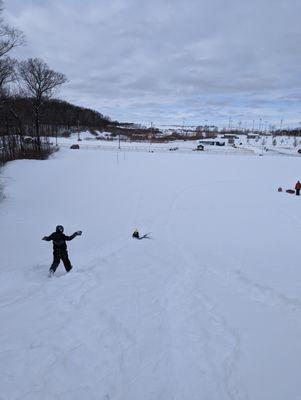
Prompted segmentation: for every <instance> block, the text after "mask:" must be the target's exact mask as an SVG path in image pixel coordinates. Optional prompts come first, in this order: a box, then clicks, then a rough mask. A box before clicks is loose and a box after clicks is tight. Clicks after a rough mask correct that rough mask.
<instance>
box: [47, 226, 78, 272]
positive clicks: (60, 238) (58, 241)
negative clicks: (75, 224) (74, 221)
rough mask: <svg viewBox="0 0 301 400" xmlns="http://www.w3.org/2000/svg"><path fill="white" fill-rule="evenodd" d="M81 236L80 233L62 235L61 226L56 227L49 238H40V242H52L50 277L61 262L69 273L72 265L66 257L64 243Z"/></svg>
mask: <svg viewBox="0 0 301 400" xmlns="http://www.w3.org/2000/svg"><path fill="white" fill-rule="evenodd" d="M81 234H82V231H77V232H74V233H73V235H71V236H67V235H65V234H64V227H63V226H62V225H58V226H57V227H56V230H55V232H53V233H52V234H51V235H50V236H44V237H43V238H42V240H46V241H47V242H50V241H51V240H52V242H53V262H52V265H51V267H50V269H49V274H50V275H52V274H54V273H55V271H56V269H57V267H58V266H59V263H60V261H61V260H62V261H63V263H64V267H65V269H66V271H67V272H69V271H71V269H72V265H71V262H70V260H69V257H68V251H67V244H66V241H69V240H72V239H74V238H75V237H76V236H80V235H81Z"/></svg>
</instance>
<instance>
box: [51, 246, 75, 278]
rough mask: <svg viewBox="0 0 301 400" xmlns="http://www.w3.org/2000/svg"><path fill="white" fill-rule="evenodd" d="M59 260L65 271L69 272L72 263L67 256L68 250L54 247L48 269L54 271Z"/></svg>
mask: <svg viewBox="0 0 301 400" xmlns="http://www.w3.org/2000/svg"><path fill="white" fill-rule="evenodd" d="M61 260H62V261H63V263H64V267H65V269H66V271H67V272H69V271H70V270H71V269H72V265H71V262H70V260H69V257H68V251H67V250H60V249H55V250H53V262H52V265H51V267H50V271H53V272H55V271H56V269H57V267H58V266H59V263H60V262H61Z"/></svg>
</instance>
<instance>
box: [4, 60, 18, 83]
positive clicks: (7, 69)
mask: <svg viewBox="0 0 301 400" xmlns="http://www.w3.org/2000/svg"><path fill="white" fill-rule="evenodd" d="M16 65H17V61H16V60H15V59H13V58H10V57H4V58H2V59H1V58H0V89H1V88H3V87H4V86H5V85H6V84H7V83H10V82H13V81H14V80H15V78H16V74H15V68H16Z"/></svg>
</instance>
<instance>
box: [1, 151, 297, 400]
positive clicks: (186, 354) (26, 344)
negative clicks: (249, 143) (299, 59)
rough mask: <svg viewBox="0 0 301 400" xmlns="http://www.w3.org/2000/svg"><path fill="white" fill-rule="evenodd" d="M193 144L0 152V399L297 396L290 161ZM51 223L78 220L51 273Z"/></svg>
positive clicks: (293, 170)
mask: <svg viewBox="0 0 301 400" xmlns="http://www.w3.org/2000/svg"><path fill="white" fill-rule="evenodd" d="M173 146H174V145H173ZM195 154H196V152H190V153H188V152H187V153H185V152H183V153H177V152H165V153H164V152H161V153H160V152H158V153H156V152H154V153H147V152H145V153H144V152H124V151H120V152H119V153H117V151H112V150H110V151H99V149H98V148H97V147H95V148H94V149H91V148H81V149H80V150H70V149H69V148H64V147H63V148H62V149H61V150H60V151H59V152H57V153H56V154H55V155H54V156H53V157H52V158H51V159H49V160H47V161H32V160H23V161H16V162H12V163H9V164H8V165H7V166H6V167H5V169H4V171H3V174H2V178H3V179H4V180H5V198H4V199H3V200H2V201H1V203H0V220H1V231H0V320H1V330H0V343H1V349H0V388H1V390H0V399H1V400H8V399H9V400H17V399H24V400H40V399H43V400H77V399H80V400H82V399H83V398H85V399H89V400H141V399H146V400H147V399H149V400H159V399H162V400H169V399H173V400H183V399H189V400H194V399H195V400H199V399H209V400H228V399H230V400H244V399H256V400H267V399H273V400H283V399H290V400H299V398H300V393H301V382H300V376H299V375H300V372H299V366H300V359H301V345H300V336H301V294H300V293H301V291H300V286H301V284H300V282H301V271H300V256H301V254H300V253H301V251H300V246H299V243H298V238H299V237H300V233H301V228H300V225H299V223H300V218H299V210H300V201H301V199H300V198H298V197H297V196H294V195H289V194H287V193H285V192H283V193H278V192H277V188H278V186H282V187H283V188H284V189H286V188H291V187H292V186H293V185H294V183H295V182H296V180H297V179H299V178H300V177H299V176H298V172H299V171H300V161H299V160H298V158H297V157H287V156H279V157H269V156H266V155H265V156H264V157H258V156H254V155H252V156H250V155H235V156H233V155H216V156H214V157H212V156H211V155H210V153H205V152H204V153H202V154H201V155H200V156H196V155H195ZM57 224H63V225H64V226H65V231H66V233H67V234H71V233H73V232H74V231H76V230H78V229H82V230H83V235H82V236H81V237H77V238H75V239H74V240H73V241H72V242H69V244H68V248H69V255H70V259H71V261H72V263H73V265H74V269H73V270H72V272H71V273H69V274H66V273H65V272H64V268H63V266H62V265H60V267H59V268H58V270H57V272H56V274H55V276H54V277H53V278H52V279H49V278H48V277H47V272H48V268H49V265H50V262H51V256H52V248H51V244H49V243H47V242H43V241H41V238H42V237H43V236H44V235H48V234H50V233H51V232H52V231H53V230H54V228H55V226H56V225H57ZM135 228H138V229H139V231H140V233H141V234H143V233H147V232H151V235H150V236H151V237H152V239H151V240H147V239H145V240H141V241H138V240H135V239H132V238H131V233H132V232H133V230H134V229H135Z"/></svg>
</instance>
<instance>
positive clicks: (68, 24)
mask: <svg viewBox="0 0 301 400" xmlns="http://www.w3.org/2000/svg"><path fill="white" fill-rule="evenodd" d="M300 15H301V3H300V1H299V0H298V1H297V0H286V1H284V0H262V1H259V0H253V1H252V2H250V1H248V2H246V1H244V0H239V1H238V0H228V1H225V0H211V1H209V0H206V1H204V0H188V1H186V2H183V1H179V0H165V1H164V2H162V1H161V0H153V1H152V2H150V1H146V0H111V1H109V2H108V1H105V0H86V1H85V2H82V1H81V0H64V1H63V2H62V1H60V0H52V1H46V0H44V1H42V0H27V1H26V2H24V1H21V0H9V1H7V2H6V16H7V18H8V19H9V21H10V23H11V24H13V25H15V26H17V27H18V28H20V29H22V30H23V31H24V33H25V34H26V37H27V43H28V45H27V46H26V47H25V48H22V49H18V51H17V52H16V55H17V56H18V57H20V58H25V57H29V56H37V57H41V58H43V59H44V60H45V61H46V62H47V63H49V65H50V66H51V67H52V68H54V69H57V70H59V71H61V72H64V73H65V74H66V75H67V77H68V78H69V81H70V82H69V84H68V85H66V86H65V88H64V89H63V90H62V93H61V95H62V97H64V98H66V99H67V100H69V101H73V102H75V103H77V104H82V105H84V106H88V107H91V108H96V109H98V110H99V111H101V112H104V113H105V114H110V115H111V116H112V117H113V118H116V119H121V120H128V121H131V120H135V121H142V122H144V121H150V120H154V121H157V122H162V121H164V122H167V121H168V122H172V121H173V120H174V119H183V118H185V119H187V120H189V121H191V122H193V123H202V121H204V120H206V119H208V118H209V117H210V119H211V120H212V121H216V122H217V123H222V122H224V121H226V120H227V119H228V116H229V114H232V115H233V117H234V118H236V117H237V118H241V119H252V118H259V117H264V118H268V119H269V120H279V119H281V118H283V117H285V118H288V119H289V121H290V123H292V124H294V123H297V121H298V118H300V116H299V115H298V112H299V108H300V95H299V94H298V93H300V89H301V73H300V65H301V51H300V43H301V41H300V39H301V28H300V23H299V16H300ZM279 110H281V112H280V111H279ZM280 114H281V115H280ZM282 114H283V115H282ZM286 114H287V117H286Z"/></svg>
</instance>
